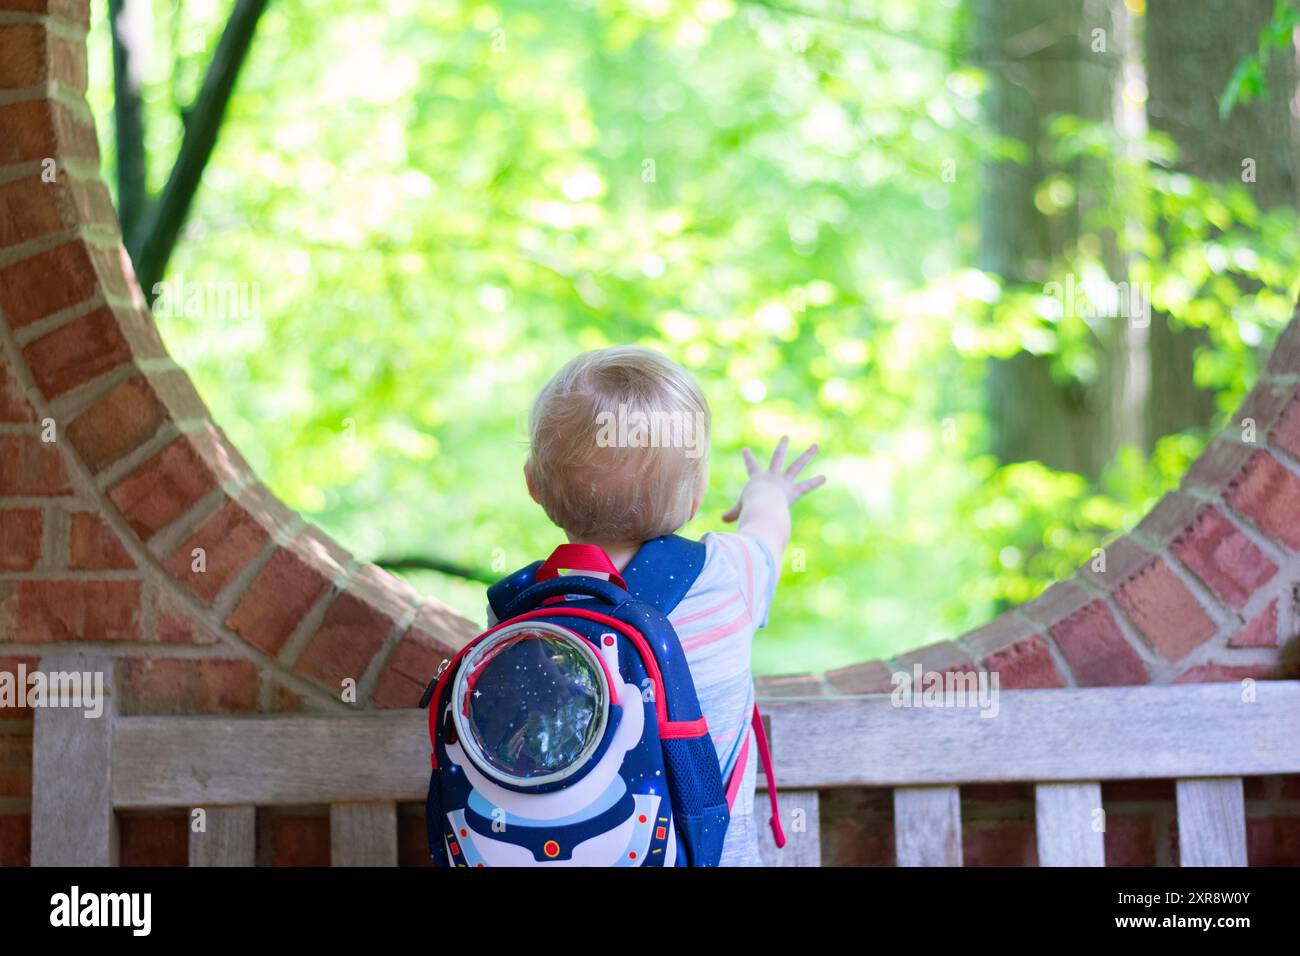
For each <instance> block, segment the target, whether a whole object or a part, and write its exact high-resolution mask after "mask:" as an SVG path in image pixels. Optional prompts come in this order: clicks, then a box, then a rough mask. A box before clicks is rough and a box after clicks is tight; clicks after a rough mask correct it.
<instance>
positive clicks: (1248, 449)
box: [1183, 436, 1255, 491]
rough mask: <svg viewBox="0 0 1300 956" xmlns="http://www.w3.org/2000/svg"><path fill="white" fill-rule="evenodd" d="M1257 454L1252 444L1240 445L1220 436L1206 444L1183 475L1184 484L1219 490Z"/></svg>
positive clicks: (1207, 489) (1208, 489)
mask: <svg viewBox="0 0 1300 956" xmlns="http://www.w3.org/2000/svg"><path fill="white" fill-rule="evenodd" d="M1252 454H1255V452H1254V450H1253V448H1252V446H1250V445H1240V444H1237V443H1236V442H1232V441H1229V440H1228V439H1226V438H1224V437H1222V436H1220V437H1218V438H1215V439H1214V440H1213V441H1211V442H1210V443H1209V444H1208V445H1206V446H1205V450H1204V451H1203V452H1201V455H1200V457H1199V458H1197V459H1196V461H1194V462H1192V467H1191V468H1189V469H1187V474H1185V475H1184V476H1183V484H1184V485H1185V486H1190V487H1193V488H1202V489H1204V490H1206V491H1219V490H1221V489H1222V488H1223V487H1224V486H1225V485H1227V484H1228V482H1230V481H1231V480H1232V478H1233V476H1234V475H1236V474H1237V473H1238V472H1239V471H1241V469H1242V466H1243V465H1245V464H1246V462H1247V461H1249V460H1250V457H1251V455H1252Z"/></svg>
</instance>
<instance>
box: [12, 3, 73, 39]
mask: <svg viewBox="0 0 1300 956" xmlns="http://www.w3.org/2000/svg"><path fill="white" fill-rule="evenodd" d="M9 26H38V27H46V28H47V29H48V30H49V31H50V33H52V34H54V35H55V36H58V37H61V38H62V39H71V38H74V37H75V38H76V39H84V38H85V37H86V34H87V33H88V29H87V28H86V27H83V26H82V25H81V24H80V23H77V22H76V21H75V20H69V19H68V18H67V17H64V16H60V15H59V14H57V13H28V12H26V11H18V10H0V27H9Z"/></svg>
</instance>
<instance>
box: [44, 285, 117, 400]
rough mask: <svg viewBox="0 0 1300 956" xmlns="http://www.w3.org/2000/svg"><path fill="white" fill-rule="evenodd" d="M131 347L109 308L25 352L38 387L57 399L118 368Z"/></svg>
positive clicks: (64, 328)
mask: <svg viewBox="0 0 1300 956" xmlns="http://www.w3.org/2000/svg"><path fill="white" fill-rule="evenodd" d="M130 357H131V347H130V346H129V345H128V344H127V341H126V337H125V336H124V335H123V334H122V329H121V326H119V325H118V322H117V316H116V315H114V314H113V311H112V310H111V309H109V308H108V307H107V306H105V307H103V308H99V309H95V310H94V311H93V312H89V313H87V314H86V315H83V316H80V317H79V318H76V319H73V320H72V321H71V322H69V323H68V324H67V325H63V326H60V327H59V328H57V329H55V330H54V331H53V332H51V333H49V334H48V335H45V336H43V337H41V338H39V339H37V340H36V341H35V342H32V343H30V344H29V345H28V346H27V347H26V348H24V349H23V359H24V361H26V362H27V367H28V368H30V369H31V372H32V378H33V379H35V381H36V386H37V387H38V388H39V389H40V390H41V393H42V394H43V395H44V396H45V397H46V398H55V397H57V396H59V395H62V394H63V393H64V392H67V391H69V390H71V389H74V388H76V387H77V386H78V385H84V384H85V383H86V382H89V381H91V380H92V379H95V378H98V377H99V376H100V375H103V374H104V373H105V372H108V371H111V370H112V369H115V368H117V367H118V366H119V365H121V364H122V363H123V362H125V361H127V360H128V359H129V358H130Z"/></svg>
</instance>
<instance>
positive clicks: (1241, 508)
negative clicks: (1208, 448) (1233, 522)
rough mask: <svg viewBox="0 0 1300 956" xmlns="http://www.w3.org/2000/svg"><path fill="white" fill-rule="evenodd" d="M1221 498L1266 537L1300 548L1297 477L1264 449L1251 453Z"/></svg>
mask: <svg viewBox="0 0 1300 956" xmlns="http://www.w3.org/2000/svg"><path fill="white" fill-rule="evenodd" d="M1224 500H1226V501H1227V502H1228V504H1229V505H1230V506H1231V507H1232V508H1233V509H1234V510H1235V511H1237V512H1238V513H1240V514H1242V515H1245V516H1246V517H1247V518H1249V519H1251V521H1253V522H1254V523H1255V525H1256V527H1258V528H1259V529H1260V530H1261V531H1263V532H1264V533H1265V534H1266V535H1268V536H1269V537H1270V538H1273V539H1274V540H1275V541H1280V542H1282V543H1283V544H1285V545H1286V546H1287V547H1288V548H1290V549H1291V550H1293V551H1295V550H1300V478H1297V477H1296V476H1295V475H1293V474H1292V473H1291V472H1290V471H1288V470H1287V469H1286V468H1284V467H1283V466H1282V465H1281V464H1279V463H1278V462H1277V460H1276V459H1274V458H1273V456H1271V455H1269V454H1268V453H1267V452H1263V451H1257V452H1255V454H1253V455H1251V457H1250V459H1249V461H1247V462H1246V464H1245V465H1244V466H1243V467H1242V469H1241V471H1240V472H1239V473H1238V474H1237V475H1236V477H1235V478H1234V479H1233V480H1232V482H1231V484H1230V485H1229V487H1228V488H1227V489H1226V491H1225V493H1224Z"/></svg>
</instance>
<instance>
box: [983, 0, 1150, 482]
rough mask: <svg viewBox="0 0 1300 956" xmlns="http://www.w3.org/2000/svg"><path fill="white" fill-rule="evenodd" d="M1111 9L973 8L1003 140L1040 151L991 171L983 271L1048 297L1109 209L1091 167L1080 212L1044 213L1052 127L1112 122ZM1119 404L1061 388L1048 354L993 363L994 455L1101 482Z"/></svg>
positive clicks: (1092, 3)
mask: <svg viewBox="0 0 1300 956" xmlns="http://www.w3.org/2000/svg"><path fill="white" fill-rule="evenodd" d="M1110 10H1111V5H1110V4H1109V3H1105V2H1100V0H976V2H975V3H974V12H975V24H976V55H977V58H978V60H979V62H980V64H981V65H982V66H983V67H984V68H985V69H986V70H987V71H988V73H989V81H990V86H989V90H988V93H987V95H986V99H985V111H986V115H987V118H988V121H989V123H990V124H991V125H992V126H993V128H994V129H995V130H996V132H997V133H998V134H999V135H1000V136H1002V137H1006V138H1009V139H1015V140H1019V141H1020V142H1022V143H1024V144H1025V145H1026V146H1027V148H1028V149H1029V156H1028V161H1027V162H1026V163H1023V164H1021V163H1015V162H991V163H989V164H986V167H985V170H984V189H983V191H982V195H981V206H980V222H981V245H980V265H981V268H983V269H985V270H987V271H990V272H993V273H996V274H997V275H999V276H1001V277H1002V279H1003V281H1004V283H1006V284H1007V285H1008V286H1011V285H1024V286H1030V287H1037V288H1038V289H1043V288H1044V286H1045V284H1046V283H1047V282H1049V281H1050V280H1051V279H1052V278H1053V277H1052V276H1051V274H1050V270H1051V267H1052V263H1053V261H1054V260H1058V259H1059V258H1060V257H1061V256H1062V255H1063V254H1064V253H1065V252H1066V251H1067V250H1069V249H1071V248H1072V247H1073V246H1074V244H1075V242H1076V241H1077V239H1078V236H1079V232H1080V229H1081V217H1083V216H1085V215H1087V213H1088V212H1089V211H1091V210H1092V209H1095V208H1096V207H1097V206H1099V205H1102V204H1104V203H1107V202H1109V201H1110V188H1109V176H1108V175H1107V174H1106V172H1105V170H1104V169H1103V168H1101V167H1099V166H1097V165H1092V166H1091V167H1089V168H1086V169H1085V168H1084V165H1086V164H1080V165H1076V166H1075V167H1073V168H1071V169H1069V170H1066V172H1068V173H1069V174H1070V175H1071V177H1072V179H1073V180H1074V181H1075V183H1076V185H1077V188H1078V190H1079V203H1078V205H1077V206H1076V207H1075V208H1074V209H1071V210H1066V211H1061V212H1058V213H1057V214H1055V215H1053V216H1051V217H1048V216H1046V215H1044V214H1043V213H1042V212H1041V211H1040V210H1039V208H1038V206H1037V204H1036V195H1037V192H1038V189H1039V186H1040V185H1041V184H1042V182H1043V181H1044V180H1045V179H1046V178H1047V177H1048V175H1049V174H1051V173H1053V172H1056V171H1058V169H1057V168H1055V167H1053V166H1052V165H1051V163H1052V159H1051V156H1050V154H1049V152H1048V147H1049V145H1050V144H1049V140H1048V127H1049V120H1050V118H1051V117H1052V116H1053V115H1055V114H1071V115H1075V116H1081V117H1083V118H1085V119H1089V120H1103V121H1106V120H1109V119H1110V118H1111V111H1112V109H1113V101H1114V88H1115V77H1116V76H1118V75H1119V73H1120V69H1121V60H1120V57H1119V56H1118V55H1117V54H1116V53H1115V52H1114V49H1113V45H1112V43H1111V42H1110V38H1109V34H1110V32H1111V25H1110V22H1109V21H1110ZM1099 21H1101V22H1099ZM1096 28H1101V29H1104V30H1106V31H1107V34H1108V36H1107V43H1106V48H1105V50H1104V51H1094V49H1093V47H1092V44H1091V43H1090V42H1089V41H1090V39H1091V37H1092V31H1093V30H1094V29H1096ZM1112 245H1113V243H1112ZM1108 337H1109V336H1108ZM1121 345H1127V343H1126V341H1125V340H1123V339H1120V338H1116V339H1115V341H1114V342H1113V343H1110V344H1107V345H1104V350H1105V351H1107V352H1111V351H1113V350H1114V349H1116V348H1118V347H1120V346H1121ZM1102 364H1103V366H1109V364H1110V362H1109V361H1108V360H1106V359H1103V362H1102ZM1107 381H1109V380H1107ZM1121 381H1123V379H1121ZM1114 394H1115V389H1114V388H1096V387H1094V388H1088V387H1085V386H1084V385H1083V384H1082V383H1079V382H1065V383H1063V382H1059V381H1057V380H1056V379H1055V378H1054V377H1053V375H1052V373H1051V361H1050V359H1049V358H1048V357H1046V356H1036V355H1033V354H1031V353H1028V352H1021V353H1019V354H1017V355H1015V356H1014V357H1012V358H1011V359H1008V360H1005V361H1003V360H995V361H992V362H991V363H990V367H989V373H988V379H987V395H988V402H989V413H990V418H991V420H992V424H993V428H994V434H995V441H994V452H995V453H996V454H997V456H998V457H999V459H1000V460H1002V461H1006V462H1011V461H1022V460H1026V459H1037V460H1039V461H1042V462H1043V463H1045V464H1047V465H1049V466H1050V467H1052V468H1056V469H1060V470H1066V471H1075V472H1080V473H1083V474H1085V475H1088V476H1090V477H1095V476H1096V475H1097V474H1098V473H1099V472H1100V469H1101V467H1102V466H1103V465H1104V464H1105V462H1106V461H1108V460H1109V458H1110V457H1111V455H1112V453H1113V445H1114V442H1115V441H1116V440H1117V439H1116V437H1115V433H1116V426H1115V424H1114V421H1113V416H1112V415H1111V414H1110V404H1109V402H1108V398H1109V397H1110V396H1113V395H1114ZM1121 394H1127V393H1125V392H1123V391H1122V389H1121Z"/></svg>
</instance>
